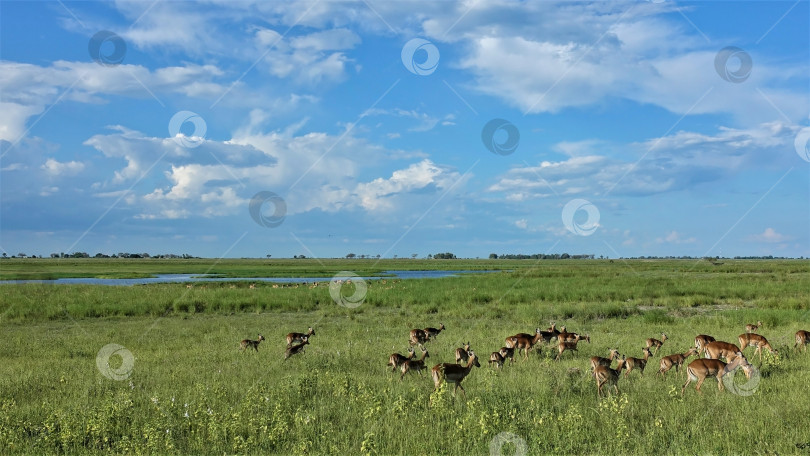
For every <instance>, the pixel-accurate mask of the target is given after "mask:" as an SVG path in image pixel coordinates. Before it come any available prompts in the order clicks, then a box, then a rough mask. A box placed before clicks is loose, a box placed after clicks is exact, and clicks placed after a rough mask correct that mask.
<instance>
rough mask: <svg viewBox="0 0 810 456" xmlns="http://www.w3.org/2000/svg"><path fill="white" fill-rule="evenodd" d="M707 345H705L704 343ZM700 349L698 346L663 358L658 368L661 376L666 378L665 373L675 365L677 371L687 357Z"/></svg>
mask: <svg viewBox="0 0 810 456" xmlns="http://www.w3.org/2000/svg"><path fill="white" fill-rule="evenodd" d="M704 347H705V345H704ZM697 352H698V351H697V349H696V348H694V347H693V348H690V349H689V350H687V351H686V353H683V354H680V353H676V354H674V355H669V356H664V357H663V358H661V365H660V368H659V369H658V373H659V374H661V378H664V374H666V373H667V371H669V370H670V369H672V367H673V366H674V367H675V372H676V373H677V372H678V370H679V369H680V367H681V366H682V365H683V363H684V362H686V359H687V358H689V357H690V356H692V355H694V354H696V353H697Z"/></svg>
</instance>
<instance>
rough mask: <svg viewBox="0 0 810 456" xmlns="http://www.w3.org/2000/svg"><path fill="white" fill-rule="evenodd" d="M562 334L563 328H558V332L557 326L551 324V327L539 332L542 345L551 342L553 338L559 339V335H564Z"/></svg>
mask: <svg viewBox="0 0 810 456" xmlns="http://www.w3.org/2000/svg"><path fill="white" fill-rule="evenodd" d="M564 332H565V326H563V327H562V328H560V330H558V329H557V324H556V323H554V322H552V323H551V326H550V327H549V328H548V329H547V330H545V331H540V334H541V335H542V336H543V342H544V343H549V342H551V339H554V338H557V339H559V336H560V334H561V333H564Z"/></svg>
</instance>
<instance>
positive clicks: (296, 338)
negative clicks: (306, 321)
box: [287, 326, 315, 348]
mask: <svg viewBox="0 0 810 456" xmlns="http://www.w3.org/2000/svg"><path fill="white" fill-rule="evenodd" d="M314 335H315V330H314V329H312V327H311V326H310V327H309V329H307V332H305V333H289V334H287V348H290V347H292V344H293V342H299V343H300V342H301V341H303V340H304V337H305V336H306V337H308V338H309V337H312V336H314Z"/></svg>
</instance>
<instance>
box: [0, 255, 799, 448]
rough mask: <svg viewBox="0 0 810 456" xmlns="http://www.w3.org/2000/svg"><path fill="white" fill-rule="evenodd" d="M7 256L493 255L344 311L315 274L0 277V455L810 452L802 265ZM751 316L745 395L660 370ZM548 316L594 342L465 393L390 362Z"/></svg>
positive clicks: (138, 264) (163, 267) (389, 286)
mask: <svg viewBox="0 0 810 456" xmlns="http://www.w3.org/2000/svg"><path fill="white" fill-rule="evenodd" d="M13 261H19V264H15V265H14V266H13V267H12V266H10V265H11V264H13V262H12V261H11V260H8V261H3V262H2V263H0V274H1V275H2V276H3V277H9V276H10V275H14V274H18V275H16V276H14V277H18V278H19V277H21V276H22V275H24V274H29V276H35V275H36V274H41V273H43V272H46V273H53V274H67V275H71V274H72V275H74V276H75V275H80V274H87V275H105V276H106V275H108V274H112V275H114V276H115V277H124V276H128V275H127V274H153V273H158V272H160V273H163V272H183V273H203V272H212V271H214V270H216V273H217V274H231V275H229V276H230V277H237V276H240V277H258V276H282V275H301V276H311V275H313V274H314V273H315V272H318V273H320V275H322V276H327V277H328V276H331V275H332V274H334V273H335V272H337V271H341V270H350V271H354V272H356V273H358V274H359V275H367V274H368V273H370V272H373V271H384V270H393V269H436V268H441V269H478V270H480V269H503V271H502V272H497V273H488V274H476V275H469V276H462V277H453V278H446V279H424V280H407V281H400V280H391V279H386V280H385V282H383V281H369V282H368V291H367V294H366V296H365V300H364V301H363V302H362V304H361V305H360V306H359V307H357V308H353V309H352V308H346V307H341V306H338V305H336V304H335V303H334V301H333V300H332V298H331V297H330V294H329V290H328V287H326V286H325V285H322V286H319V287H316V288H309V287H306V286H299V287H297V288H296V287H294V286H286V287H284V286H282V287H279V288H273V285H272V284H270V283H262V282H257V284H256V288H255V289H251V288H249V287H248V283H249V282H225V283H208V284H206V285H205V288H203V286H202V285H201V284H197V285H195V286H194V287H193V288H191V289H189V288H186V286H185V285H183V284H161V285H146V286H134V287H107V286H81V285H58V286H55V285H42V284H26V285H22V284H18V285H2V286H0V331H2V335H3V338H2V340H3V342H2V343H0V448H2V449H3V451H2V452H8V453H29V454H42V453H68V454H75V453H82V454H93V453H102V452H107V451H113V452H116V453H129V454H166V453H178V454H186V453H193V454H223V453H225V454H267V453H278V454H408V455H410V454H489V453H491V450H494V451H496V453H495V454H497V451H498V450H500V451H501V452H502V454H514V452H515V450H516V449H520V448H519V447H520V445H521V444H522V443H525V445H526V446H525V448H526V450H527V454H548V453H551V452H557V453H563V454H594V453H601V454H627V453H631V454H661V453H664V452H671V453H675V454H685V453H688V454H695V453H700V454H706V453H709V454H762V453H765V454H808V453H810V415H809V414H808V413H807V410H809V409H810V395H808V394H807V391H808V384H810V352H807V353H806V354H805V353H800V352H799V353H797V352H794V351H793V350H792V346H793V342H794V341H793V334H794V333H795V332H796V330H798V329H810V264H808V262H807V261H799V260H795V261H767V262H766V261H726V262H725V264H722V265H716V266H715V265H711V264H709V263H707V262H700V261H686V260H684V261H641V260H635V261H626V262H623V261H619V260H616V261H615V262H608V261H598V260H591V261H565V260H558V261H541V262H537V261H531V260H524V261H488V260H479V261H476V260H460V261H453V260H448V261H438V260H434V261H411V260H402V261H400V260H396V261H394V260H384V261H382V262H379V263H376V261H369V260H366V261H363V260H351V261H346V260H329V261H323V264H321V262H319V261H316V260H271V261H268V260H241V261H237V260H229V261H226V262H224V263H223V262H217V261H216V260H194V261H193V262H192V263H190V264H189V265H188V267H183V263H182V262H183V261H184V260H172V261H166V262H163V261H160V260H156V261H155V262H153V263H149V262H150V261H151V260H137V261H136V260H132V261H126V262H125V263H116V262H115V261H120V260H106V262H105V261H100V260H70V261H72V262H75V264H70V266H69V268H68V269H69V270H66V269H65V268H64V266H65V264H64V263H60V261H62V260H59V261H52V260H13ZM375 263H376V264H375ZM20 264H25V266H20ZM122 265H123V266H122ZM71 271H73V272H72V273H71ZM250 271H253V274H252V275H248V273H249V272H250ZM60 276H64V275H60ZM232 287H234V288H232ZM344 288H351V287H350V286H346V287H344ZM352 291H353V290H351V289H348V290H344V293H345V294H352ZM757 320H761V321H762V322H763V323H764V325H763V328H762V329H761V330H760V334H762V335H764V336H766V337H767V338H768V339H769V340H770V341H771V342H772V343H773V344H774V345H775V346H776V348H778V349H779V351H780V354H779V356H778V357H773V356H770V355H766V356H765V357H764V362H763V363H762V365H761V366H760V363H759V362H758V360H755V364H756V365H757V366H760V370H759V379H758V382H759V383H758V384H753V383H750V382H745V381H744V380H745V379H744V377H743V376H742V373H739V375H738V376H737V377H736V381H737V382H738V383H739V384H741V385H745V386H746V387H749V388H751V387H752V391H753V394H752V395H750V396H743V395H738V394H732V393H730V392H728V391H726V392H725V393H722V394H721V393H719V392H718V391H717V382H716V381H714V380H712V379H709V380H707V381H706V383H705V384H704V386H703V394H702V395H700V394H697V393H696V392H695V390H694V384H692V385H690V388H689V389H687V391H686V394H685V396H683V397H682V396H681V394H680V389H681V386H682V385H683V383H684V381H685V376H684V373H683V371H681V372H680V373H678V374H676V373H675V372H674V371H672V372H670V373H668V374H667V377H666V378H665V379H663V380H662V379H660V378H656V376H655V375H654V374H655V372H656V371H657V368H658V360H659V358H660V356H661V355H667V354H671V353H676V352H683V351H686V349H687V348H688V347H689V346H691V345H692V343H693V339H694V337H695V335H697V334H711V335H714V336H715V337H717V338H718V339H721V340H727V341H730V342H736V338H737V335H738V334H740V333H742V332H743V329H744V325H745V323H751V322H756V321H757ZM551 321H555V322H557V324H558V325H566V326H567V327H568V328H569V329H570V330H574V331H577V332H581V333H590V335H591V337H592V343H591V344H587V343H584V342H583V343H580V345H579V352H578V353H573V354H571V353H566V354H565V355H564V356H563V360H562V361H560V362H555V361H553V359H552V353H551V351H550V350H549V348H548V347H545V346H543V347H541V349H540V350H539V354H536V353H535V354H532V355H531V356H530V359H529V360H528V361H522V360H519V361H518V362H516V363H514V365H507V366H506V367H505V368H504V370H503V371H502V372H497V371H495V370H494V369H492V368H490V367H488V366H487V365H486V363H485V362H482V368H480V369H474V370H473V372H472V373H471V374H470V375H469V377H468V378H467V379H466V380H464V382H463V385H464V387H465V389H466V390H467V394H466V399H465V397H464V395H462V394H461V393H460V392H459V394H458V395H457V396H456V397H455V398H454V397H453V396H452V394H451V392H450V391H448V390H440V391H439V392H437V393H434V392H433V384H432V382H431V381H430V380H429V377H428V376H427V375H425V376H419V375H418V374H416V375H409V376H407V377H406V378H405V379H404V380H403V381H400V380H399V373H397V374H393V373H391V372H390V368H389V369H386V367H385V363H386V362H387V358H388V355H389V354H391V353H393V352H394V351H397V352H400V353H404V351H405V350H406V348H407V333H408V330H409V329H411V328H417V327H422V328H423V327H427V326H438V325H439V323H440V322H441V323H444V324H445V326H446V327H447V329H446V330H445V331H444V332H442V333H441V334H440V335H439V337H438V338H437V340H436V341H433V342H430V343H428V344H427V348H428V350H429V351H430V358H428V359H427V364H428V365H429V366H432V365H433V364H435V363H439V362H452V361H454V360H453V349H454V348H456V347H458V346H460V345H461V343H462V342H466V341H469V342H471V344H472V347H473V349H474V350H475V351H476V353H478V354H479V355H480V356H481V357H482V358H488V356H489V353H490V352H491V351H494V350H497V349H498V348H499V347H500V346H501V345H502V344H503V340H504V338H505V337H507V336H509V335H511V334H514V333H516V332H533V330H534V328H535V327H537V326H541V327H546V326H548V324H549V322H551ZM308 326H313V327H315V330H316V335H315V336H314V337H313V338H312V344H311V346H310V347H308V348H307V349H306V353H304V354H303V355H299V356H295V357H293V358H291V359H289V360H288V361H286V362H284V361H282V358H283V356H282V355H283V351H284V345H285V342H284V335H285V334H286V333H287V332H290V331H304V330H305V329H306V328H307V327H308ZM661 332H666V333H667V334H668V335H669V336H670V340H668V341H666V343H665V344H664V347H663V349H662V352H661V353H659V356H657V357H655V358H651V360H650V364H649V365H648V367H647V370H646V373H645V375H644V376H643V377H641V376H639V375H638V374H637V373H635V372H634V373H632V374H631V375H630V378H629V379H624V378H623V379H621V380H620V381H619V388H620V390H621V394H620V395H619V396H612V397H609V398H607V399H598V398H597V396H596V388H595V384H594V381H593V379H592V378H591V376H590V375H589V372H588V371H589V369H588V367H587V366H588V358H589V357H590V356H593V355H602V356H604V355H606V353H607V350H608V349H609V348H611V347H617V348H619V350H620V351H621V352H622V353H626V354H627V355H628V356H630V355H632V356H636V357H640V356H641V347H642V346H643V344H644V340H645V339H646V338H648V337H656V336H658V335H660V333H661ZM257 333H261V334H263V335H264V336H265V337H266V338H267V340H266V341H265V342H263V343H262V344H261V345H260V346H259V351H258V353H240V352H239V350H238V345H239V341H240V340H241V339H243V338H246V337H254V338H255V336H256V334H257ZM110 343H115V344H120V345H121V346H123V347H125V349H126V350H127V351H128V353H132V356H133V358H132V366H131V369H127V365H126V364H124V365H122V362H124V363H126V360H125V359H123V358H122V357H120V356H113V357H112V358H111V359H110V366H111V368H112V369H114V370H115V369H118V370H117V371H114V372H119V373H124V374H126V378H124V379H122V380H113V379H110V378H108V377H107V376H104V375H102V371H101V370H100V369H99V368H98V367H97V364H96V359H97V355H98V353H99V350H101V348H102V347H104V346H105V345H107V344H110ZM749 350H750V349H747V350H746V353H747V354H749V359H752V357H753V356H752V352H750V351H749ZM505 433H509V434H505ZM499 436H500V437H499ZM504 442H506V443H504ZM515 442H517V446H516V445H515ZM501 443H504V444H503V445H502V446H501Z"/></svg>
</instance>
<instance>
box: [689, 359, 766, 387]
mask: <svg viewBox="0 0 810 456" xmlns="http://www.w3.org/2000/svg"><path fill="white" fill-rule="evenodd" d="M740 366H742V368H743V370H745V374H746V376H750V372H751V371H750V369H751V365H750V364H748V361H747V360H746V359H745V357H744V356H735V355H731V360H730V361H729V363H728V364H726V363H724V362H722V361H720V360H719V359H702V358H701V359H696V360H694V361H692V362H691V363H689V366H687V367H686V375H687V379H686V383H684V384H683V388H681V395H683V393H684V391H686V387H687V386H689V384H690V383H692V382H693V381H697V386H696V387H695V389H696V390H697V391H698V392H700V385H702V384H703V381H704V380H706V377H708V376H710V375H711V376H714V377H716V378H717V389H718V390H720V391H723V376H724V375H726V374H728V373H729V372H732V371H735V370H737V368H738V367H740Z"/></svg>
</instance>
